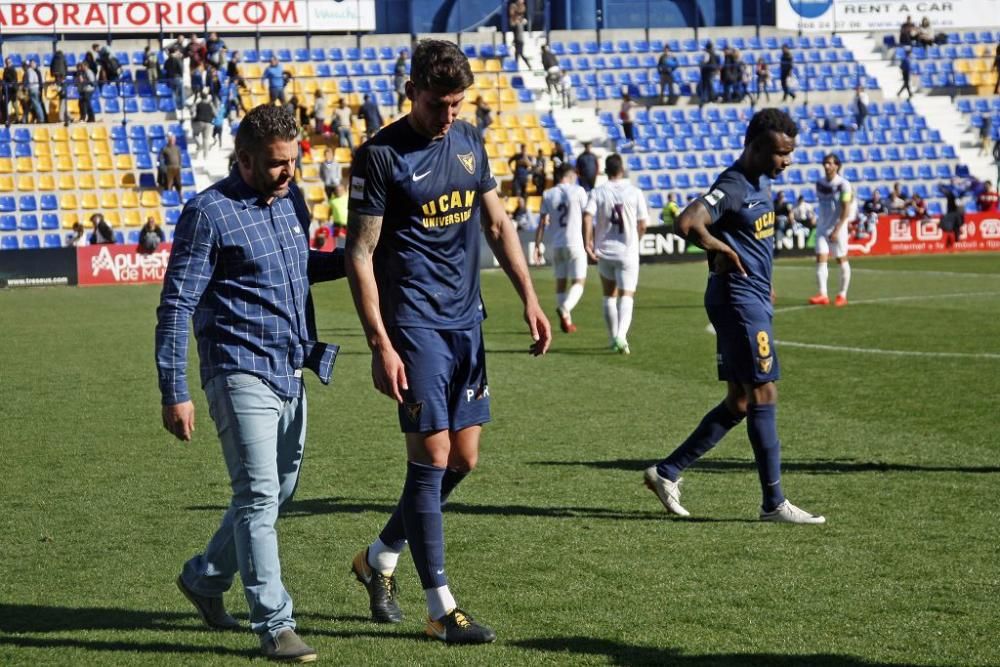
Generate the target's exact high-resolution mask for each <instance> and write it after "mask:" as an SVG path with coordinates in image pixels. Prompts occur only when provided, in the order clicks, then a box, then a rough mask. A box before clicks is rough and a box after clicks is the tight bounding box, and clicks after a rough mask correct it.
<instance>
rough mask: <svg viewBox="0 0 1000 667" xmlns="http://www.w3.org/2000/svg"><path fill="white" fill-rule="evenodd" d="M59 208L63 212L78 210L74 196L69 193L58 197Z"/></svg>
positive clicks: (78, 206)
mask: <svg viewBox="0 0 1000 667" xmlns="http://www.w3.org/2000/svg"><path fill="white" fill-rule="evenodd" d="M59 208H61V209H63V210H64V211H72V210H73V209H77V208H80V204H79V202H77V200H76V195H75V194H73V193H69V194H65V195H63V196H62V197H60V198H59Z"/></svg>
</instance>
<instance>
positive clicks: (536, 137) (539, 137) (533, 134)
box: [527, 127, 549, 142]
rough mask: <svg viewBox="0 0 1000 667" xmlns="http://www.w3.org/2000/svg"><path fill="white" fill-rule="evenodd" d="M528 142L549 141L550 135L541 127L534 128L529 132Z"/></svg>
mask: <svg viewBox="0 0 1000 667" xmlns="http://www.w3.org/2000/svg"><path fill="white" fill-rule="evenodd" d="M527 136H528V141H534V142H543V141H547V140H548V138H549V137H548V135H547V134H546V133H545V130H543V129H542V128H540V127H533V128H531V129H530V130H528V131H527Z"/></svg>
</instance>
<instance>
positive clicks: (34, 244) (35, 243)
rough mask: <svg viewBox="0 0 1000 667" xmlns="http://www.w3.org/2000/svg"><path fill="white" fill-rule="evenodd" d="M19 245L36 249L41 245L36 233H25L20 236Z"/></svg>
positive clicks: (28, 248) (27, 248)
mask: <svg viewBox="0 0 1000 667" xmlns="http://www.w3.org/2000/svg"><path fill="white" fill-rule="evenodd" d="M21 247H22V248H24V249H26V250H37V249H38V248H41V247H42V242H41V239H39V238H38V234H25V235H24V236H22V237H21Z"/></svg>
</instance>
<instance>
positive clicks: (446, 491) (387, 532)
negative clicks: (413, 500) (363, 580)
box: [378, 468, 469, 551]
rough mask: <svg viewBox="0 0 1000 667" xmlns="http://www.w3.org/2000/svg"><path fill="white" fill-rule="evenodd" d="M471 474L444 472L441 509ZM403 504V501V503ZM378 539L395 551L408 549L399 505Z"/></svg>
mask: <svg viewBox="0 0 1000 667" xmlns="http://www.w3.org/2000/svg"><path fill="white" fill-rule="evenodd" d="M468 474H469V472H468V471H461V470H452V469H451V468H448V469H446V470H445V471H444V477H443V478H442V479H441V507H444V504H445V503H446V502H448V496H450V495H451V492H452V491H454V490H455V487H456V486H458V485H459V484H460V483H461V481H462V480H463V479H465V477H466V476H467V475H468ZM401 502H402V501H401ZM378 538H379V539H380V540H382V544H384V545H386V546H387V547H389V548H390V549H392V550H393V551H402V550H403V549H405V548H406V530H405V529H404V528H403V515H402V514H401V513H400V511H399V504H398V503H397V504H396V509H395V510H394V511H393V513H392V516H390V517H389V520H388V521H387V522H386V524H385V528H383V529H382V532H381V533H379V536H378Z"/></svg>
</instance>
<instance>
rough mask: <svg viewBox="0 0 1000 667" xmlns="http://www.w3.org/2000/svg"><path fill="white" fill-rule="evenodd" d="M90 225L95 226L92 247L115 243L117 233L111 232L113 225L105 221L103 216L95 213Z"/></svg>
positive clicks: (91, 217) (91, 236)
mask: <svg viewBox="0 0 1000 667" xmlns="http://www.w3.org/2000/svg"><path fill="white" fill-rule="evenodd" d="M90 223H91V224H92V225H93V231H92V232H91V233H90V245H97V244H99V243H114V242H115V233H114V232H113V231H112V230H111V225H109V224H108V223H107V221H106V220H105V219H104V215H103V214H101V213H95V214H94V215H92V216H90Z"/></svg>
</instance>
